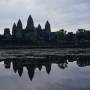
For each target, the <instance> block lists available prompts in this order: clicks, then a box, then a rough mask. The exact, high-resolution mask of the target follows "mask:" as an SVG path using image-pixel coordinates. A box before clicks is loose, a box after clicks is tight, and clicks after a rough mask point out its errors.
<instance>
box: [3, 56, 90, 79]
mask: <svg viewBox="0 0 90 90" xmlns="http://www.w3.org/2000/svg"><path fill="white" fill-rule="evenodd" d="M89 58H90V57H83V56H80V57H74V56H73V57H72V56H69V57H59V56H52V57H51V56H50V57H47V59H43V58H42V59H37V60H34V58H33V59H29V60H28V59H23V60H20V59H12V60H10V59H9V60H8V59H7V60H4V65H5V68H9V69H10V66H11V63H12V66H13V71H14V72H15V73H16V72H18V74H19V76H20V77H21V76H22V74H23V68H24V67H26V69H27V71H28V76H29V78H30V80H33V77H34V74H35V69H36V68H38V69H39V70H40V71H41V69H42V67H43V66H45V68H46V73H47V74H50V72H51V66H52V64H53V63H54V64H57V65H58V67H60V69H65V68H67V65H68V62H73V61H77V65H78V66H80V67H83V66H88V65H90V60H89Z"/></svg>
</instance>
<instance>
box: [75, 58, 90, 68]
mask: <svg viewBox="0 0 90 90" xmlns="http://www.w3.org/2000/svg"><path fill="white" fill-rule="evenodd" d="M77 65H78V66H80V67H84V66H90V59H89V57H86V58H85V57H80V58H78V60H77Z"/></svg>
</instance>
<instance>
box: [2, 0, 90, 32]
mask: <svg viewBox="0 0 90 90" xmlns="http://www.w3.org/2000/svg"><path fill="white" fill-rule="evenodd" d="M30 14H31V15H32V17H33V19H34V22H35V26H37V25H38V24H39V23H40V24H41V26H42V27H43V28H44V24H45V22H46V20H49V22H50V24H51V27H52V31H57V30H59V29H62V28H64V29H65V30H68V31H74V32H75V31H76V30H77V29H78V28H85V29H90V0H0V33H3V29H4V28H5V27H6V28H7V27H9V28H11V27H12V25H13V23H14V22H17V21H18V19H19V18H20V19H21V20H22V23H23V25H24V28H25V26H26V21H27V18H28V16H29V15H30Z"/></svg>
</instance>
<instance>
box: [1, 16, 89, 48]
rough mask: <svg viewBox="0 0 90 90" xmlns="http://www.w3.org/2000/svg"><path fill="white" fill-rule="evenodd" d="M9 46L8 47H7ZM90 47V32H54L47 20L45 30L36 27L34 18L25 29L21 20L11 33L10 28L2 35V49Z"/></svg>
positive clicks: (79, 30) (83, 30) (81, 30)
mask: <svg viewBox="0 0 90 90" xmlns="http://www.w3.org/2000/svg"><path fill="white" fill-rule="evenodd" d="M6 44H7V45H6ZM9 46H10V47H16V46H17V47H19V48H20V47H21V46H22V47H24V48H25V47H43V48H44V47H52V48H53V47H55V48H57V47H90V31H89V30H85V29H78V30H77V32H76V33H73V32H67V31H66V30H64V29H60V30H59V31H56V32H52V31H51V25H50V22H49V21H48V20H47V21H46V23H45V28H42V27H41V25H40V24H38V26H37V27H35V25H34V21H33V18H32V16H31V15H30V16H29V17H28V20H27V25H26V27H25V28H23V24H22V21H21V20H20V19H19V20H18V22H17V24H16V23H14V24H13V27H12V30H11V33H10V29H9V28H5V29H4V34H3V35H0V47H1V48H2V47H7V48H9Z"/></svg>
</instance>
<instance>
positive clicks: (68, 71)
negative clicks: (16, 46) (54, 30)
mask: <svg viewBox="0 0 90 90" xmlns="http://www.w3.org/2000/svg"><path fill="white" fill-rule="evenodd" d="M89 65H90V57H89V56H88V57H85V56H84V57H83V56H80V57H77V56H75V57H74V56H69V57H64V56H63V57H61V56H48V57H46V56H45V57H40V56H39V57H34V56H33V57H29V58H26V57H25V58H20V57H17V58H5V59H1V61H0V90H90V66H89Z"/></svg>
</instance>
